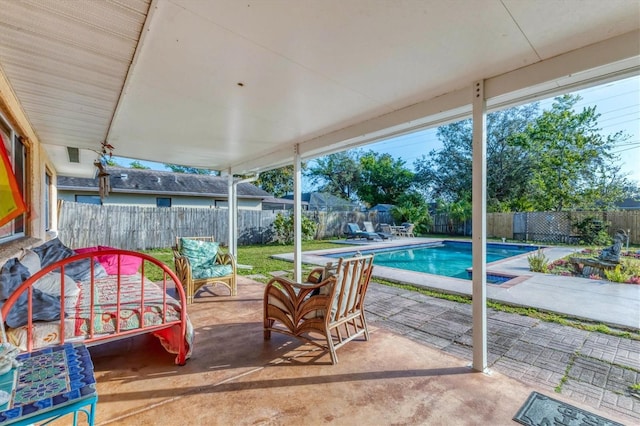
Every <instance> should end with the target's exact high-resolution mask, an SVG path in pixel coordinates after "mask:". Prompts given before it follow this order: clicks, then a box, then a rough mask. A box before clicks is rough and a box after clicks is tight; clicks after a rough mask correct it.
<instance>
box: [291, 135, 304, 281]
mask: <svg viewBox="0 0 640 426" xmlns="http://www.w3.org/2000/svg"><path fill="white" fill-rule="evenodd" d="M293 155H294V157H293V235H294V243H293V271H294V272H293V274H294V277H293V278H294V279H295V281H296V282H301V281H302V161H301V159H300V145H298V144H296V145H295V146H294V148H293Z"/></svg>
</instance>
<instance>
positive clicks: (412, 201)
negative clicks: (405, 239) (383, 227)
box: [391, 191, 433, 234]
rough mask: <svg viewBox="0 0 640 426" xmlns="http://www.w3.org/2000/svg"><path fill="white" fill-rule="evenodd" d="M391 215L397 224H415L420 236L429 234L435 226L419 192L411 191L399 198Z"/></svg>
mask: <svg viewBox="0 0 640 426" xmlns="http://www.w3.org/2000/svg"><path fill="white" fill-rule="evenodd" d="M391 215H392V216H393V219H394V220H395V221H396V223H403V222H409V223H413V224H414V225H415V226H416V232H417V233H419V234H426V233H428V232H429V231H430V227H431V225H432V224H433V219H432V218H431V215H430V214H429V206H428V205H427V203H426V202H425V200H424V197H423V196H422V194H420V193H418V192H417V191H409V192H407V193H404V194H402V195H401V196H400V197H398V198H397V199H396V200H395V205H394V206H393V208H392V209H391Z"/></svg>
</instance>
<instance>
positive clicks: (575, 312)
mask: <svg viewBox="0 0 640 426" xmlns="http://www.w3.org/2000/svg"><path fill="white" fill-rule="evenodd" d="M442 240H444V239H433V238H410V239H404V240H399V241H394V242H391V243H390V242H384V243H370V244H367V245H366V246H365V245H363V246H362V247H363V248H365V247H366V249H367V250H369V249H374V248H378V247H382V248H388V247H392V246H398V247H401V246H407V245H417V244H421V243H422V244H424V243H425V242H437V241H442ZM532 245H533V244H532ZM536 246H537V245H536ZM354 250H358V247H357V246H356V245H351V246H349V247H345V248H344V249H339V248H336V249H333V248H332V249H325V250H314V251H310V252H303V253H302V259H301V260H302V263H304V264H309V265H317V266H324V265H325V264H326V262H335V261H336V259H335V258H329V257H324V256H323V254H326V253H335V252H343V253H345V252H351V251H354ZM543 250H544V253H545V255H546V256H547V258H549V259H550V261H553V260H555V259H559V258H561V257H564V256H566V255H569V254H572V253H575V252H576V251H578V250H580V248H578V247H561V246H553V247H547V248H544V249H543ZM272 257H273V258H276V259H280V260H285V261H289V262H292V261H293V253H285V254H281V255H274V256H272ZM494 263H495V262H494ZM498 263H499V265H495V266H494V268H495V269H489V268H487V269H488V272H491V273H501V274H507V275H510V276H517V277H518V278H517V279H518V281H517V282H516V283H514V284H513V285H506V284H509V282H506V283H503V284H501V285H492V284H487V299H488V300H491V301H495V302H500V303H504V304H507V305H512V306H520V307H532V308H536V309H540V310H544V311H547V312H554V313H558V314H562V315H566V316H569V317H572V318H576V319H582V320H586V321H596V322H600V323H604V324H607V325H610V326H613V327H617V328H624V329H632V330H634V331H637V330H638V329H639V328H640V320H639V319H638V318H639V316H638V313H639V312H640V285H631V284H618V283H611V282H608V281H603V280H592V279H588V278H578V277H565V276H558V275H550V274H541V273H536V272H531V271H530V270H529V267H528V262H527V259H526V256H524V257H523V256H515V257H514V258H509V259H504V260H502V261H498ZM373 277H374V278H379V279H384V280H388V281H391V282H395V283H398V284H408V285H412V286H416V287H419V288H424V289H428V290H434V291H440V292H442V293H449V294H457V295H462V296H471V291H472V286H471V281H469V280H465V279H458V278H449V277H444V276H440V275H431V274H425V273H418V272H411V271H403V270H400V269H395V268H386V267H381V266H376V267H375V268H374V273H373ZM516 284H517V285H516Z"/></svg>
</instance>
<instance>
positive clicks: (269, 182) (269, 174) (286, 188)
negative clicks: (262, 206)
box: [256, 166, 293, 198]
mask: <svg viewBox="0 0 640 426" xmlns="http://www.w3.org/2000/svg"><path fill="white" fill-rule="evenodd" d="M256 185H257V186H259V187H260V188H262V189H263V190H265V191H267V192H268V193H270V194H272V195H273V196H274V197H278V198H279V197H284V196H285V195H287V194H289V193H292V192H293V166H285V167H281V168H279V169H272V170H268V171H266V172H262V173H260V177H259V178H258V180H257V181H256Z"/></svg>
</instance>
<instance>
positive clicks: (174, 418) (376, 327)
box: [61, 278, 633, 425]
mask: <svg viewBox="0 0 640 426" xmlns="http://www.w3.org/2000/svg"><path fill="white" fill-rule="evenodd" d="M238 287H239V289H238V296H236V297H229V296H226V294H227V293H226V292H225V291H224V290H223V289H222V288H221V287H220V286H218V287H216V288H215V289H214V293H219V295H211V294H207V293H206V292H203V293H202V294H201V297H198V298H197V299H196V302H195V303H194V304H192V305H190V306H189V316H190V318H191V321H192V323H193V326H194V328H195V330H196V343H195V349H194V352H193V355H192V358H191V359H190V360H189V361H188V363H187V365H185V366H182V367H179V366H175V365H173V359H174V357H173V356H172V355H169V354H167V353H166V352H165V351H164V349H162V347H161V346H160V344H159V343H158V342H157V341H156V339H155V338H153V337H150V336H140V337H137V338H134V339H127V340H122V341H119V342H113V343H110V344H104V345H100V346H95V347H92V348H91V353H92V358H93V361H94V365H95V371H96V379H97V388H98V395H99V400H98V408H97V415H96V424H97V425H106V424H109V425H132V424H135V425H155V424H162V425H178V424H193V425H229V424H233V425H237V424H239V425H244V424H247V425H248V424H251V425H256V424H258V425H261V424H269V425H273V424H275V425H279V424H287V425H297V424H305V425H313V424H324V423H333V424H340V425H355V424H372V425H373V424H375V425H378V424H429V425H454V424H455V425H510V424H515V423H514V422H513V421H512V417H513V416H514V415H515V414H516V412H517V411H518V409H519V408H520V406H521V405H522V404H523V403H524V402H525V400H526V399H527V397H528V396H529V394H530V393H531V392H532V391H534V390H535V391H538V392H541V393H544V394H547V395H549V396H551V397H553V398H556V399H559V400H563V401H566V402H568V403H570V404H573V405H575V406H577V407H579V408H583V409H585V410H588V411H591V412H594V413H596V414H599V415H602V416H604V417H607V418H610V419H612V420H616V421H619V422H621V423H625V422H626V423H629V420H630V419H633V417H631V418H630V417H627V416H624V415H618V414H616V413H615V412H611V411H601V410H597V409H594V407H593V406H591V405H590V404H588V403H587V404H585V403H581V402H580V401H576V400H572V399H568V398H567V397H565V396H563V395H562V394H554V393H551V392H549V390H548V388H547V387H546V386H544V384H541V385H540V386H537V385H536V384H535V383H524V382H522V381H519V380H516V379H513V378H510V377H507V376H506V375H503V374H501V373H499V372H497V371H493V372H491V374H483V373H477V372H474V371H472V370H471V369H470V368H469V362H468V361H467V360H465V359H463V358H460V357H458V356H455V355H452V354H449V353H445V352H443V351H441V350H437V349H434V348H432V347H429V346H426V345H424V344H421V343H419V342H416V341H412V340H411V339H409V338H407V337H405V336H402V335H400V334H399V333H397V332H393V331H390V330H389V329H388V328H385V327H384V326H383V324H382V322H380V321H378V320H376V318H373V316H375V315H374V314H372V318H371V324H370V331H371V332H372V335H371V340H370V341H368V342H365V341H354V342H351V343H349V344H347V345H346V346H344V347H343V348H340V349H339V350H338V358H339V363H338V364H337V365H331V364H330V358H329V356H328V354H325V353H322V352H319V351H318V350H316V349H315V348H313V347H309V346H303V345H302V344H301V343H300V342H299V341H297V340H296V339H293V338H288V337H286V336H283V335H278V334H273V335H272V339H271V340H270V341H264V340H263V334H262V291H263V287H264V286H263V284H261V283H257V282H254V281H251V280H249V279H247V278H239V286H238ZM379 287H383V286H379ZM383 293H384V292H383ZM377 294H378V295H380V292H377ZM368 297H369V296H368ZM376 297H378V296H376V291H373V292H372V293H371V300H369V299H367V300H368V303H369V302H371V303H373V302H374V301H375V298H376ZM378 319H379V318H378ZM61 424H62V423H61Z"/></svg>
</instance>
